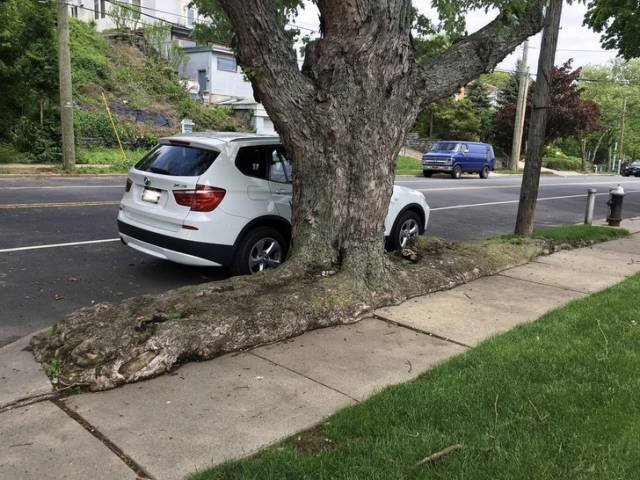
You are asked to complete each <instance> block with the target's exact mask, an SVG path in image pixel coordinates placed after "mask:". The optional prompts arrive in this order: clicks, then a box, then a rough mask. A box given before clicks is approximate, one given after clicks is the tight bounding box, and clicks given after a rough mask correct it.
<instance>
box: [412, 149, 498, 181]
mask: <svg viewBox="0 0 640 480" xmlns="http://www.w3.org/2000/svg"><path fill="white" fill-rule="evenodd" d="M495 165H496V156H495V154H494V153H493V147H492V146H491V145H489V144H488V143H478V142H463V141H457V140H454V141H444V142H436V143H434V144H433V146H432V147H431V150H430V151H428V152H425V153H424V154H423V155H422V172H423V174H424V176H425V177H430V176H431V175H433V174H434V173H440V172H442V173H448V174H450V175H451V176H452V177H453V178H460V177H461V176H462V174H463V173H479V174H480V178H489V172H492V171H493V170H494V169H495Z"/></svg>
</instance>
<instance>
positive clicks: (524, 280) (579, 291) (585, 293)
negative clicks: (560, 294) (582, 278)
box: [498, 262, 589, 295]
mask: <svg viewBox="0 0 640 480" xmlns="http://www.w3.org/2000/svg"><path fill="white" fill-rule="evenodd" d="M531 263H534V262H531ZM535 263H539V264H541V265H549V264H548V263H542V262H535ZM498 275H500V276H501V277H505V278H510V279H511V280H520V281H521V282H528V283H533V284H535V285H542V286H543V287H549V288H557V289H558V290H566V291H567V292H574V293H580V294H582V295H589V294H588V293H587V292H583V291H582V290H576V289H574V288H569V287H561V286H560V285H549V284H548V283H542V282H536V281H535V280H527V279H525V278H518V277H512V276H510V275H505V274H504V273H498Z"/></svg>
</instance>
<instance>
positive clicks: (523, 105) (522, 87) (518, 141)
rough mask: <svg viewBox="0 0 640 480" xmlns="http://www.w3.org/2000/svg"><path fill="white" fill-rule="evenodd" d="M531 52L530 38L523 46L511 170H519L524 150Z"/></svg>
mask: <svg viewBox="0 0 640 480" xmlns="http://www.w3.org/2000/svg"><path fill="white" fill-rule="evenodd" d="M528 52H529V40H525V41H524V45H523V46H522V60H520V68H519V72H518V73H519V75H518V77H519V82H518V84H519V85H518V103H517V105H516V118H515V120H514V123H513V143H512V144H511V170H513V171H514V172H517V171H518V161H519V160H520V152H521V151H522V131H523V130H524V116H525V113H526V111H527V89H528V87H529V85H528V83H529V82H528V80H529V75H528V74H527V55H528Z"/></svg>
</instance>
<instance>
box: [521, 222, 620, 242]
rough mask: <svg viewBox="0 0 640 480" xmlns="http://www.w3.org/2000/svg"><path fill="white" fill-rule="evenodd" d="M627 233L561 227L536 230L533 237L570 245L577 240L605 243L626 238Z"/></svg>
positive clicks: (591, 227)
mask: <svg viewBox="0 0 640 480" xmlns="http://www.w3.org/2000/svg"><path fill="white" fill-rule="evenodd" d="M627 235H629V231H628V230H625V229H624V228H615V227H604V226H598V225H563V226H560V227H549V228H536V229H535V230H534V231H533V236H534V237H537V238H548V239H549V240H554V241H556V242H560V243H562V242H566V243H572V242H575V241H578V240H582V241H593V242H606V241H607V240H612V239H614V238H620V237H626V236H627Z"/></svg>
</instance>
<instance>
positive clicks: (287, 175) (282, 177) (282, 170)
mask: <svg viewBox="0 0 640 480" xmlns="http://www.w3.org/2000/svg"><path fill="white" fill-rule="evenodd" d="M267 162H269V180H271V181H272V182H278V183H291V164H290V163H289V160H287V157H286V155H285V152H284V149H283V148H282V147H281V146H275V147H271V148H268V150H267Z"/></svg>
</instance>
